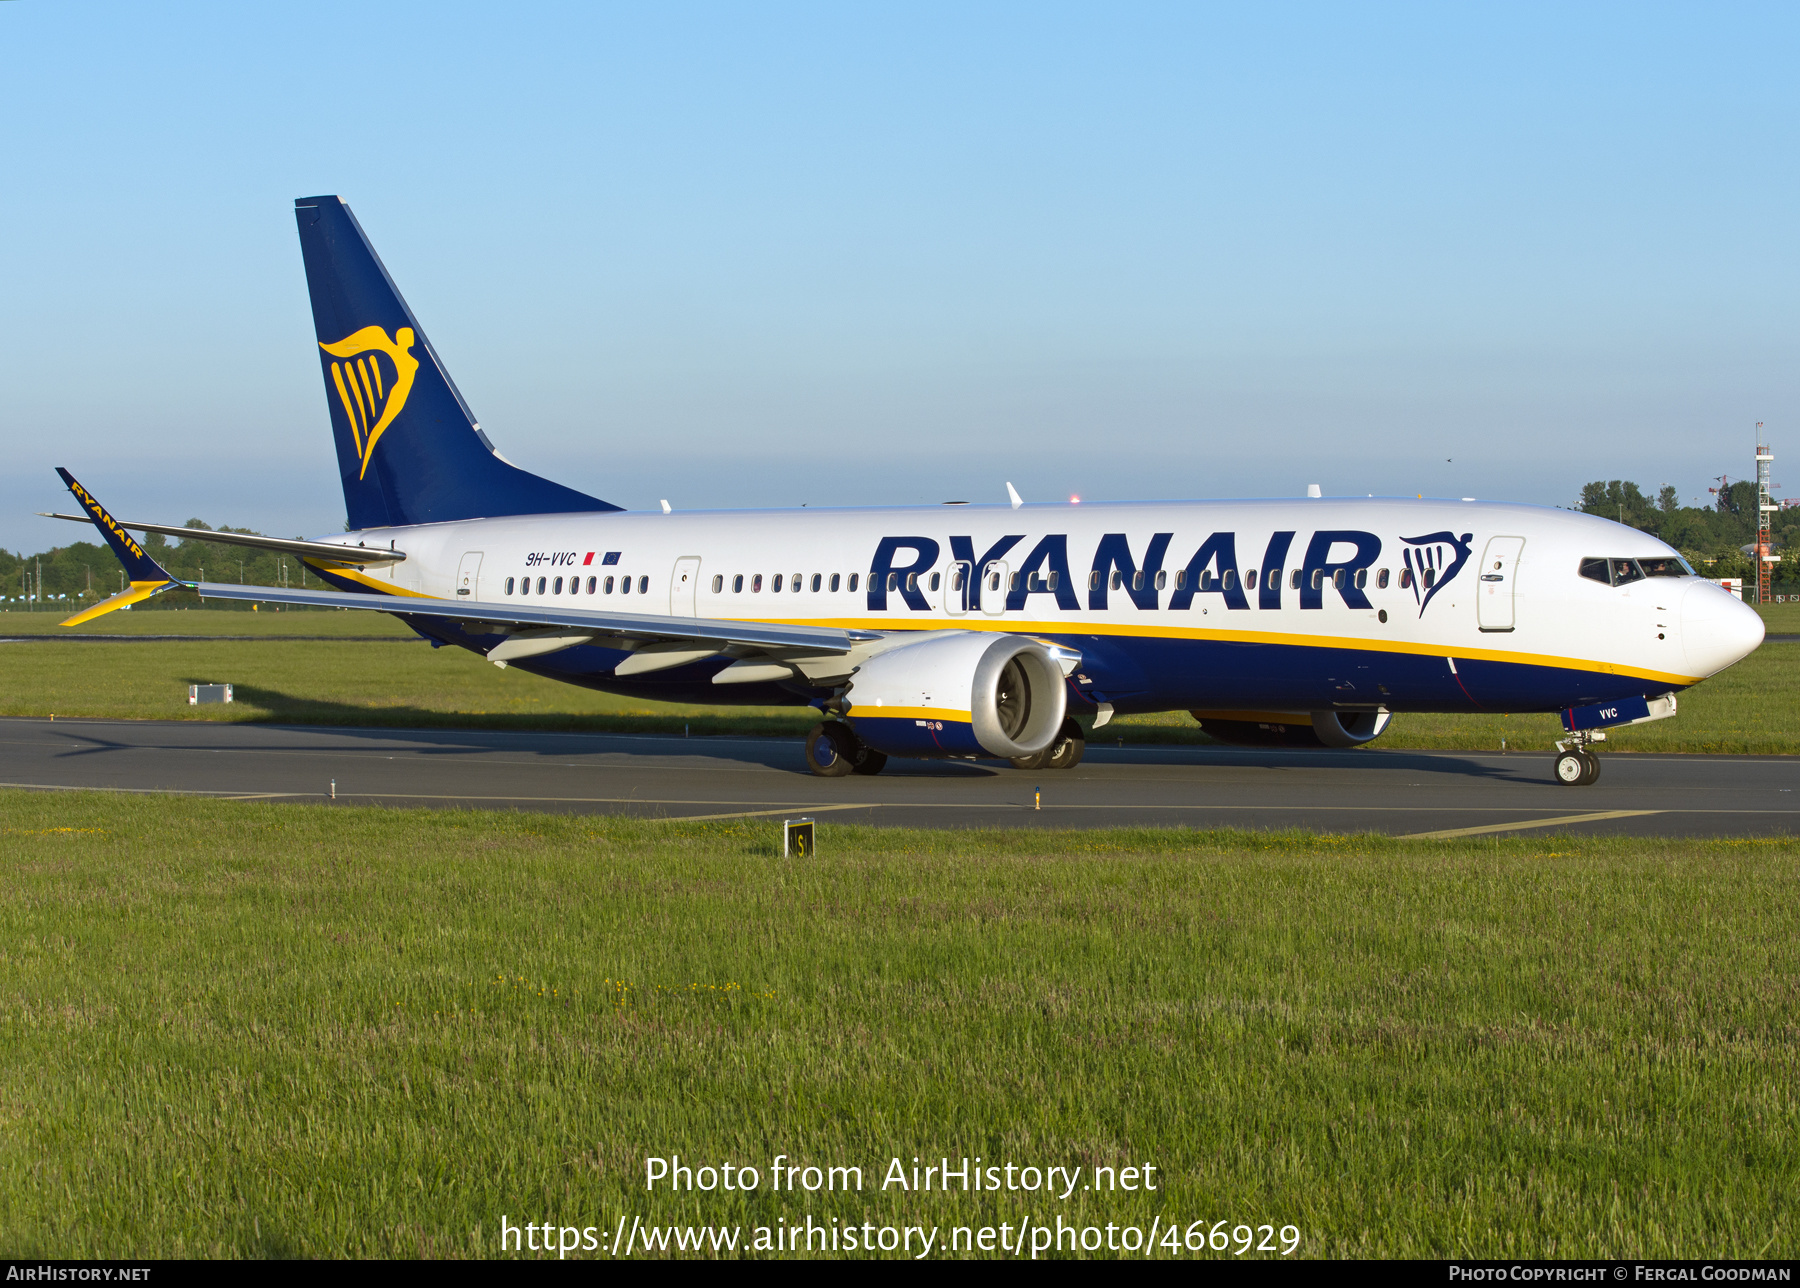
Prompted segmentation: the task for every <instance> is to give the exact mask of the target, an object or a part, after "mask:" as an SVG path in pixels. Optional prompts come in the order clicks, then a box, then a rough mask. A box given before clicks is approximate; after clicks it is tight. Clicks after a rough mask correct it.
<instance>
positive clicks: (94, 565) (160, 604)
mask: <svg viewBox="0 0 1800 1288" xmlns="http://www.w3.org/2000/svg"><path fill="white" fill-rule="evenodd" d="M183 526H184V527H187V528H191V529H193V531H194V532H195V533H197V534H198V533H202V532H213V531H219V532H243V533H251V529H249V528H218V529H214V528H212V527H210V526H209V525H207V524H206V523H203V522H202V521H201V520H199V519H189V520H188V521H187V523H186V524H184V525H183ZM251 535H261V534H258V533H251ZM143 545H144V550H145V551H146V552H147V553H148V554H149V555H150V557H151V558H152V559H154V560H156V562H157V563H159V564H161V565H162V566H163V567H164V568H167V569H168V570H169V571H170V572H171V573H172V574H174V575H175V576H177V577H180V578H184V579H187V580H191V581H230V582H239V583H241V584H243V585H246V586H295V587H299V586H302V585H304V586H305V587H307V588H308V589H314V590H325V589H329V587H327V586H326V585H325V584H324V583H323V582H321V581H320V580H319V577H318V574H316V573H314V572H313V571H312V570H311V569H308V568H305V567H303V566H302V565H301V563H300V561H299V560H298V559H296V558H295V557H294V556H293V555H284V554H277V553H276V552H274V551H272V550H255V549H252V548H250V547H248V546H227V545H221V544H220V543H218V542H216V541H207V540H204V539H202V538H200V537H199V536H193V537H181V538H179V539H177V540H174V541H171V540H170V539H169V538H167V537H165V536H163V535H162V534H161V533H157V532H152V533H148V534H146V535H145V536H144V538H143ZM40 583H41V584H40ZM125 584H126V583H125V570H124V569H123V568H121V567H120V566H119V561H118V560H117V559H115V558H113V553H112V551H111V550H109V549H107V548H106V547H105V546H103V545H100V544H98V543H97V542H93V541H76V542H72V543H71V544H69V545H66V546H52V547H51V548H50V549H48V550H45V551H41V552H40V553H38V554H31V555H21V554H14V553H13V552H12V551H10V550H0V606H3V607H5V608H7V609H10V610H12V611H15V612H16V611H18V610H20V609H23V608H25V607H27V602H26V599H27V596H29V597H30V601H31V602H30V606H31V607H34V608H42V609H57V608H61V607H65V606H67V607H69V608H70V609H71V611H73V609H74V607H77V606H79V605H81V604H92V603H97V602H99V601H100V600H102V599H105V598H106V597H107V596H108V595H116V594H118V593H119V591H120V590H122V589H123V588H124V586H125ZM199 602H200V597H199V596H198V595H196V594H194V592H192V591H188V590H171V591H166V592H164V593H163V594H161V595H158V596H156V597H155V598H154V599H150V600H147V601H145V602H143V603H140V604H138V605H137V606H136V609H135V611H138V612H142V611H144V610H146V609H149V610H156V609H168V608H192V607H194V606H195V605H196V604H198V603H199ZM207 607H208V608H229V609H241V610H243V611H245V612H248V611H250V605H249V604H239V603H227V602H225V601H223V600H216V599H215V600H209V601H208V602H207Z"/></svg>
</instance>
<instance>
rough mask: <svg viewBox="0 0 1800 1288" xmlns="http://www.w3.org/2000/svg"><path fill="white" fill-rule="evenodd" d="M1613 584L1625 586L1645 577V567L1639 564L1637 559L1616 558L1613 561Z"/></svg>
mask: <svg viewBox="0 0 1800 1288" xmlns="http://www.w3.org/2000/svg"><path fill="white" fill-rule="evenodd" d="M1612 576H1613V585H1615V586H1624V585H1629V584H1630V583H1631V582H1634V581H1642V580H1643V579H1644V572H1643V569H1641V568H1639V567H1638V566H1637V560H1635V559H1615V560H1613V561H1612Z"/></svg>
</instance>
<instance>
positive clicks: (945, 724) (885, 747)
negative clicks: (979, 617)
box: [846, 631, 1068, 758]
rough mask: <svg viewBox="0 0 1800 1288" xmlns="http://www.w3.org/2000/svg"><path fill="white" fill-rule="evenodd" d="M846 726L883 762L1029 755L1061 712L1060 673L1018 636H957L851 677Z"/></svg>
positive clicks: (877, 661)
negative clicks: (883, 754) (881, 756)
mask: <svg viewBox="0 0 1800 1288" xmlns="http://www.w3.org/2000/svg"><path fill="white" fill-rule="evenodd" d="M847 698H848V702H849V711H848V713H847V717H846V718H847V719H848V720H849V722H850V724H851V726H852V727H853V728H854V729H855V730H856V736H857V737H859V738H861V739H862V740H863V742H865V743H867V744H868V745H869V746H870V747H873V748H874V749H875V750H877V751H882V752H886V753H887V754H888V755H890V756H914V757H932V756H997V757H1001V758H1011V757H1014V756H1032V755H1036V754H1037V753H1038V752H1040V751H1043V750H1044V749H1045V748H1047V747H1048V746H1050V744H1051V743H1052V742H1054V741H1055V740H1056V736H1057V734H1058V733H1059V732H1060V731H1061V730H1062V725H1063V717H1064V715H1065V714H1066V713H1067V708H1068V691H1067V689H1066V688H1065V686H1064V681H1063V671H1062V667H1061V665H1059V663H1058V662H1057V659H1056V657H1055V656H1054V655H1053V654H1052V653H1051V651H1050V649H1049V648H1048V647H1047V646H1046V645H1043V644H1040V643H1039V642H1038V641H1036V640H1030V639H1026V638H1024V637H1023V636H1020V635H998V636H996V635H984V634H979V633H977V632H974V631H956V632H951V633H946V634H940V635H933V636H932V637H931V638H929V639H924V640H920V641H919V642H918V643H916V644H904V645H901V646H900V647H899V648H895V649H889V650H888V651H887V652H885V653H878V654H876V655H875V656H874V657H872V658H870V659H869V660H868V661H867V662H864V663H863V664H862V665H861V666H860V667H858V668H857V670H856V673H855V674H854V675H853V676H852V677H851V680H850V687H849V690H848V693H847Z"/></svg>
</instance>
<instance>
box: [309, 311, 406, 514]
mask: <svg viewBox="0 0 1800 1288" xmlns="http://www.w3.org/2000/svg"><path fill="white" fill-rule="evenodd" d="M415 339H416V337H415V336H414V335H413V329H412V328H411V327H409V326H403V327H401V328H400V329H399V330H397V331H395V332H394V338H393V339H391V340H390V339H388V333H387V332H386V331H383V330H382V329H381V328H380V327H378V326H366V327H364V328H363V329H362V330H360V331H355V332H352V333H351V334H349V335H347V336H345V337H344V338H343V339H342V340H339V341H337V343H335V344H320V345H319V347H320V348H321V349H323V350H325V352H326V353H329V354H330V355H331V356H332V357H334V358H341V359H343V361H341V362H334V363H332V364H331V382H332V384H334V385H336V386H337V394H338V401H340V402H341V403H343V405H344V415H345V416H346V417H348V418H349V420H350V436H351V438H352V440H354V442H355V443H356V454H357V456H358V457H359V458H360V459H361V460H362V471H361V473H359V474H358V475H357V478H359V479H360V478H362V477H364V476H365V475H367V474H368V472H369V461H370V460H371V459H372V458H373V456H374V455H375V444H376V443H377V442H378V441H379V440H380V438H381V436H382V434H384V433H386V432H387V427H388V426H389V425H391V424H393V423H394V418H395V417H396V416H398V415H399V414H400V412H401V409H402V408H404V407H405V406H406V398H407V395H408V394H410V393H411V392H412V387H413V377H414V376H415V375H417V374H418V371H419V360H418V359H417V358H415V357H413V356H412V347H413V344H414V342H415ZM382 356H385V357H386V358H387V360H388V361H389V362H390V363H392V364H393V368H394V369H393V371H392V373H391V374H390V373H388V372H384V371H383V370H382V369H381V362H380V358H381V357H382ZM352 359H354V361H352Z"/></svg>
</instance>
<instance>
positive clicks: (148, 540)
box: [0, 479, 1800, 611]
mask: <svg viewBox="0 0 1800 1288" xmlns="http://www.w3.org/2000/svg"><path fill="white" fill-rule="evenodd" d="M1575 508H1576V509H1578V510H1581V511H1582V512H1583V513H1586V514H1595V515H1599V516H1600V517H1602V518H1607V519H1613V520H1616V521H1618V522H1620V523H1623V524H1625V525H1626V526H1628V527H1633V528H1637V529H1639V530H1640V531H1643V532H1648V533H1650V534H1651V535H1652V536H1655V537H1658V538H1660V539H1661V540H1663V541H1666V542H1668V544H1670V545H1671V546H1674V547H1675V548H1676V549H1677V550H1679V551H1681V553H1682V555H1683V556H1684V557H1685V558H1686V559H1687V561H1688V562H1689V563H1691V564H1693V565H1694V567H1695V568H1696V569H1698V570H1699V571H1700V572H1701V573H1703V574H1704V575H1706V576H1708V577H1746V578H1753V577H1755V576H1756V566H1755V563H1754V561H1753V560H1752V559H1751V557H1750V556H1749V555H1747V554H1745V553H1744V551H1743V547H1744V546H1747V545H1750V544H1751V543H1753V542H1754V541H1755V540H1756V513H1757V511H1756V485H1755V484H1754V483H1750V482H1747V481H1740V482H1737V483H1733V484H1731V485H1730V486H1729V487H1727V488H1725V489H1724V490H1723V491H1721V492H1720V493H1718V501H1717V503H1716V504H1714V505H1710V506H1684V505H1681V504H1680V503H1679V496H1678V494H1677V492H1676V490H1675V488H1674V487H1673V486H1666V487H1664V488H1662V489H1661V490H1660V491H1659V492H1658V493H1657V494H1656V498H1655V499H1654V500H1652V499H1651V498H1650V497H1648V496H1646V495H1644V492H1643V489H1642V488H1640V487H1639V486H1638V485H1637V484H1636V483H1633V482H1630V481H1629V480H1624V479H1613V480H1611V481H1610V482H1608V481H1605V480H1598V479H1597V480H1595V481H1594V482H1592V483H1589V484H1587V485H1586V486H1584V487H1583V488H1582V489H1581V500H1580V502H1579V503H1578V504H1577V505H1576V507H1575ZM1770 518H1771V520H1772V527H1773V530H1774V536H1775V541H1776V550H1777V552H1778V553H1779V554H1780V555H1781V563H1780V564H1779V565H1778V566H1777V569H1776V574H1775V580H1776V581H1777V583H1779V584H1782V585H1794V584H1797V583H1800V542H1794V541H1790V540H1789V537H1790V535H1791V534H1793V532H1794V530H1795V529H1797V528H1800V508H1796V509H1793V510H1779V511H1776V512H1775V513H1774V514H1773V515H1771V516H1770ZM184 526H185V527H187V528H190V529H192V530H193V531H194V533H195V535H194V536H192V537H182V538H180V539H179V540H176V541H170V540H169V539H168V538H167V537H164V536H163V535H161V534H160V533H155V532H152V533H149V534H148V535H147V536H146V537H145V539H144V549H145V550H147V551H148V552H149V553H150V556H151V558H153V559H155V560H156V561H157V562H158V563H160V564H161V565H162V566H163V567H165V568H167V569H168V570H169V571H170V572H171V573H173V574H174V575H175V576H177V577H181V578H185V579H188V580H192V581H203V580H204V581H233V582H239V583H241V584H243V585H248V586H284V585H285V586H308V587H315V586H316V587H320V588H324V587H323V583H321V582H320V581H319V578H318V576H317V574H315V573H313V572H311V571H309V570H308V569H307V568H305V567H304V566H303V565H302V564H301V563H300V561H299V560H298V559H296V558H295V557H294V556H292V555H284V554H277V553H275V552H274V551H269V550H254V549H251V548H249V547H247V546H227V545H221V544H219V543H218V542H216V541H207V540H206V539H205V538H204V537H202V536H200V535H199V534H200V533H205V532H213V531H219V532H243V533H250V532H251V530H250V529H249V528H219V529H214V528H212V527H210V526H209V525H208V524H206V523H204V522H202V521H201V520H199V519H189V520H188V521H187V523H186V524H185V525H184ZM252 535H257V534H252ZM1596 553H1604V552H1598V551H1597V552H1596ZM123 587H124V571H123V569H121V568H120V567H119V562H118V560H116V559H114V558H113V556H112V552H111V551H110V550H108V549H107V548H106V547H105V546H102V545H99V544H97V543H95V542H92V541H76V542H73V543H71V544H69V545H66V546H52V547H51V548H50V549H48V550H45V551H42V552H40V553H38V554H33V555H20V554H14V553H13V552H12V551H10V550H0V606H4V607H5V608H8V609H12V610H15V611H16V610H18V609H21V608H23V607H25V606H26V598H27V597H28V596H29V597H30V598H31V600H32V601H33V603H34V604H35V605H36V606H41V607H44V608H55V607H58V606H61V605H79V604H84V603H86V604H91V603H96V602H98V601H99V600H102V599H105V598H106V597H107V596H108V595H114V594H117V593H118V592H119V591H120V590H121V589H123ZM198 602H199V597H198V596H197V595H195V594H194V593H193V592H192V591H169V592H167V593H166V594H162V595H158V596H157V597H156V598H155V599H152V600H149V601H147V602H145V603H142V604H139V605H138V609H139V610H140V611H141V610H144V609H164V608H191V607H193V606H194V605H195V604H197V603H198ZM208 606H209V607H211V608H234V609H242V610H245V611H248V610H249V607H250V606H249V605H248V604H236V603H233V604H227V603H225V602H224V601H221V600H214V601H212V602H211V603H210V604H209V605H208Z"/></svg>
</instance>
